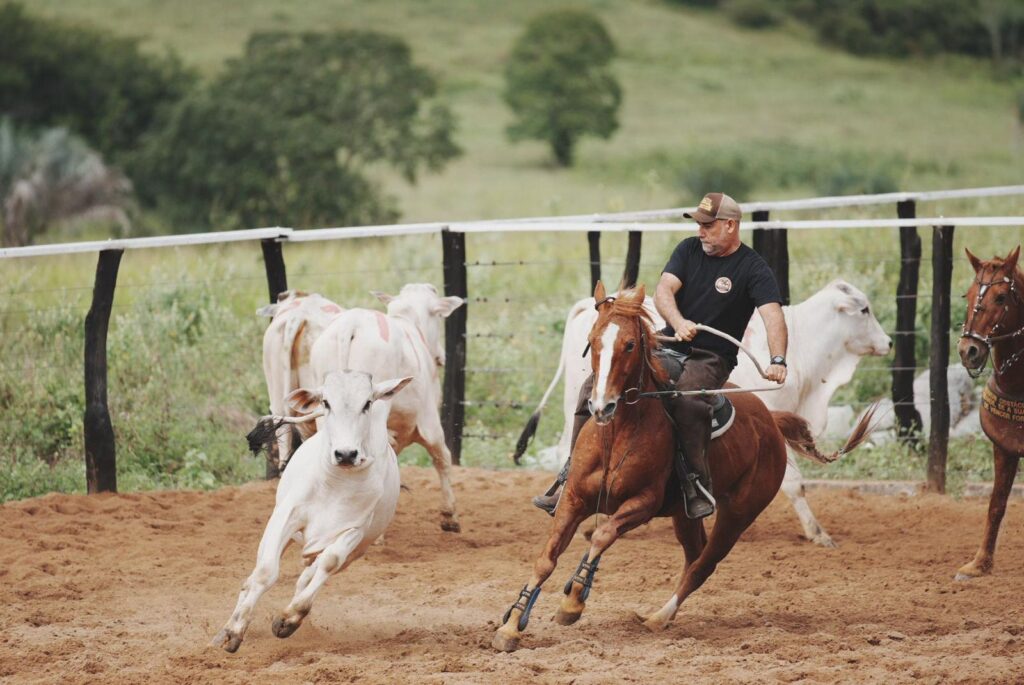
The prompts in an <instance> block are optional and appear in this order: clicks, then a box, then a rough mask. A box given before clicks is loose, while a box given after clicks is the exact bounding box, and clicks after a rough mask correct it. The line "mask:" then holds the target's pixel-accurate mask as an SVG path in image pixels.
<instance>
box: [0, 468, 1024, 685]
mask: <svg viewBox="0 0 1024 685" xmlns="http://www.w3.org/2000/svg"><path fill="white" fill-rule="evenodd" d="M402 477H403V481H404V482H405V483H406V484H407V485H409V487H410V488H411V491H410V492H403V493H402V498H401V501H400V503H399V511H398V515H397V516H396V519H395V522H394V524H393V525H392V527H391V528H390V529H389V531H388V533H387V536H386V538H387V539H386V542H385V544H384V545H382V546H374V547H372V548H371V549H370V551H369V553H368V554H367V555H366V557H365V558H364V559H362V560H360V561H358V562H356V563H355V564H353V565H352V567H350V568H349V569H348V570H347V571H345V572H343V573H342V574H340V575H337V576H335V577H334V578H332V579H331V580H330V581H329V582H328V584H327V586H326V587H325V588H324V590H323V591H322V592H321V593H320V595H319V596H318V597H317V600H316V602H315V604H314V607H313V612H312V614H311V615H310V617H309V618H308V619H307V621H306V623H305V624H304V625H303V626H302V627H301V628H299V630H298V632H296V634H295V635H294V636H292V637H291V638H288V639H286V640H280V639H278V638H275V637H274V636H273V635H272V634H271V632H270V622H271V619H272V617H273V615H274V613H275V612H276V611H279V610H280V609H281V608H283V607H284V605H285V604H286V603H287V601H288V599H289V598H290V596H291V590H292V588H293V587H294V583H295V580H296V578H297V576H298V572H299V571H300V569H301V562H300V559H299V554H298V551H297V550H296V549H295V548H294V547H293V548H291V549H289V550H288V551H287V552H286V553H285V558H284V562H283V564H282V575H281V578H280V579H279V581H278V583H277V585H276V586H275V587H274V588H273V589H272V590H271V591H270V592H268V593H267V594H266V595H264V597H263V598H262V600H261V601H260V603H259V605H258V606H257V609H256V615H255V618H254V620H253V623H252V625H251V627H250V629H249V633H248V634H247V635H246V638H245V642H243V643H242V647H241V649H240V650H239V652H238V653H237V654H234V655H229V654H226V653H224V652H223V651H221V650H219V649H214V648H210V647H207V643H208V642H209V640H210V639H211V638H212V637H213V635H214V634H215V633H216V632H217V630H219V629H220V627H221V626H222V625H223V623H224V621H225V620H227V618H228V615H229V614H230V612H231V610H232V608H233V607H234V604H235V600H236V598H237V593H238V590H239V588H240V585H241V583H242V581H243V580H244V579H245V577H246V576H247V575H248V574H249V572H250V571H251V570H252V565H253V562H254V559H255V554H256V546H257V544H258V543H259V539H260V535H261V533H262V530H263V525H264V523H265V522H266V520H267V517H268V516H269V514H270V512H271V509H272V506H273V494H274V487H275V484H274V483H252V484H249V485H246V486H243V487H237V488H224V489H222V490H218V491H215V492H205V493H200V492H154V493H144V494H128V495H99V496H91V497H87V496H68V495H49V496H46V497H41V498H37V499H32V500H26V501H21V502H14V503H9V504H6V505H4V506H2V507H0V538H2V544H0V621H2V625H3V632H2V634H0V681H2V682H12V683H21V682H46V683H53V682H60V683H78V682H82V683H85V682H90V683H91V682H97V681H99V682H139V683H154V682H175V683H179V682H218V683H275V684H280V683H298V682H367V683H373V682H387V683H396V682H428V683H463V682H472V683H477V682H479V683H495V682H500V683H514V682H524V681H528V680H529V681H531V682H539V683H548V682H550V683H569V682H572V683H579V684H584V683H610V682H641V683H654V682H709V683H721V682H757V683H762V682H775V681H785V682H793V681H800V682H837V681H845V682H849V681H858V682H885V683H892V682H911V681H914V682H920V683H955V682H977V683H992V682H1018V683H1019V682H1022V681H1024V515H1022V514H1024V505H1021V504H1020V503H1016V502H1015V503H1012V504H1011V505H1010V507H1009V510H1008V512H1007V516H1006V520H1005V522H1004V525H1003V531H1002V536H1001V539H1002V544H1001V545H1000V548H999V550H998V553H997V556H996V569H995V572H994V574H993V575H992V576H989V577H987V578H983V579H979V580H975V581H972V582H970V583H967V584H960V583H955V582H953V580H952V578H953V573H954V572H955V570H956V569H957V567H958V566H959V565H960V564H962V563H964V562H965V561H967V560H968V559H969V558H970V557H971V555H972V554H973V553H974V550H975V547H976V545H977V543H978V541H979V537H980V534H981V528H982V522H983V519H984V516H985V509H986V506H987V505H986V502H985V501H983V500H976V499H975V500H966V501H961V502H958V501H954V500H951V499H949V498H944V497H938V496H922V497H914V498H909V499H900V498H885V497H878V496H870V495H858V494H846V493H820V494H818V493H815V494H814V495H813V499H814V500H815V501H814V508H815V511H816V512H818V513H819V514H820V515H821V518H822V520H823V523H824V524H825V526H826V527H827V528H828V529H829V530H830V531H832V532H833V533H834V534H835V536H836V539H837V540H838V541H839V543H840V548H839V549H837V550H827V549H823V548H818V547H815V546H812V545H811V544H809V543H807V542H805V541H803V540H802V539H800V538H799V537H798V535H797V534H796V531H797V530H798V525H797V522H796V520H795V517H794V515H793V513H792V511H791V509H790V507H789V505H788V503H787V502H786V501H785V500H784V499H782V498H780V499H778V500H776V502H775V503H774V504H773V505H772V506H771V507H770V508H769V510H768V511H767V512H765V514H763V515H762V517H761V519H760V520H758V521H757V522H756V523H755V524H754V525H753V527H752V528H751V529H750V530H749V531H747V533H746V534H745V535H744V536H743V538H742V539H741V540H740V542H739V543H738V544H737V546H736V548H735V549H734V550H733V552H732V554H731V555H730V556H729V557H728V558H727V559H726V560H725V561H724V562H723V563H722V564H721V565H720V566H719V568H718V571H717V572H716V573H715V574H714V575H713V576H712V577H711V579H710V580H709V581H708V582H707V583H706V584H705V586H704V587H703V588H702V589H701V590H699V591H698V592H697V593H696V594H695V595H693V596H692V597H691V598H690V599H689V600H688V601H687V602H686V603H685V604H683V606H682V608H681V609H680V612H679V615H678V616H677V618H676V621H675V623H674V624H673V625H672V626H670V627H669V628H668V630H666V631H665V632H664V633H661V634H651V633H648V632H646V631H645V629H644V628H643V627H642V626H640V625H639V624H638V623H636V622H635V620H634V618H633V612H634V610H638V609H639V610H642V611H645V612H649V611H651V610H653V609H656V608H658V607H660V606H661V605H662V604H663V603H664V602H665V600H666V599H667V598H668V594H669V592H670V587H671V584H672V582H673V577H674V576H675V575H676V573H677V572H678V571H679V570H680V568H681V564H682V551H681V549H680V548H679V546H678V544H677V543H676V542H675V538H674V536H673V534H672V529H671V525H670V523H669V522H668V521H664V520H659V521H656V522H654V523H652V524H650V525H648V526H644V527H642V528H640V529H639V530H636V531H634V532H632V533H630V534H629V535H627V536H626V537H625V538H624V539H623V540H620V541H619V542H618V543H616V545H615V546H613V547H612V548H611V549H610V550H609V551H608V552H607V553H606V554H605V555H604V557H603V559H602V564H601V571H600V573H599V574H598V576H597V581H596V583H595V586H594V591H593V593H592V594H591V598H590V601H589V603H588V607H587V610H586V612H585V613H584V615H583V618H582V620H581V621H580V622H579V623H578V624H576V625H574V626H571V627H562V626H559V625H557V624H555V623H553V622H552V621H551V620H550V617H551V615H552V614H553V613H554V611H555V609H556V607H557V605H558V599H559V598H560V597H561V594H560V589H561V587H562V584H563V583H564V581H565V579H566V578H567V577H568V576H569V574H570V573H571V572H572V570H573V569H574V568H575V565H576V563H577V561H578V560H579V558H580V556H582V553H583V551H584V549H585V547H586V542H585V541H584V540H583V538H582V536H581V535H579V534H577V536H576V539H575V540H574V541H573V543H572V545H571V546H570V548H569V550H568V551H567V553H566V554H565V556H563V558H562V563H561V565H560V566H559V568H558V569H557V570H556V571H555V575H554V576H553V577H552V578H551V580H549V581H548V584H547V586H546V587H545V591H544V592H543V593H542V594H541V597H540V599H539V601H538V603H537V606H536V608H535V610H534V613H533V620H532V622H531V624H530V626H529V628H528V631H527V633H526V635H525V637H524V640H523V648H522V649H521V650H520V651H518V652H516V653H513V654H499V653H496V652H494V651H492V649H491V648H490V641H491V636H492V633H493V631H494V630H495V628H496V627H497V621H498V619H499V618H500V617H501V615H502V614H503V613H504V611H505V609H506V608H507V607H508V605H509V604H510V603H511V602H512V601H513V600H514V599H515V598H516V595H517V593H518V592H519V589H520V588H521V587H522V585H523V583H524V582H525V581H526V579H527V577H528V576H529V572H530V568H531V565H532V562H533V559H534V557H535V555H536V554H537V553H538V552H539V550H540V548H541V545H542V543H543V539H544V538H545V536H546V534H547V530H548V527H549V519H548V517H547V516H545V515H544V514H543V513H541V512H539V511H538V510H535V509H533V508H532V507H531V506H530V504H529V496H530V495H531V494H534V493H536V492H539V491H541V490H542V489H543V488H544V487H546V486H547V479H548V478H549V476H548V475H545V474H542V473H533V472H515V471H497V472H495V471H484V470H477V469H466V468H461V469H456V470H455V474H454V477H453V478H454V481H455V486H456V488H457V494H458V497H459V508H460V513H461V516H462V524H463V530H464V531H465V532H463V533H462V534H460V535H459V534H451V533H443V532H442V531H441V530H440V528H439V526H438V516H437V505H438V503H439V501H440V498H439V495H438V489H437V479H436V476H435V475H434V473H433V471H432V470H428V469H419V468H403V469H402Z"/></svg>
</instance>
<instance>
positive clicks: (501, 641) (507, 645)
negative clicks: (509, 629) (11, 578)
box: [491, 630, 519, 652]
mask: <svg viewBox="0 0 1024 685" xmlns="http://www.w3.org/2000/svg"><path fill="white" fill-rule="evenodd" d="M491 647H494V648H495V649H496V650H498V651H499V652H514V651H516V650H517V649H519V636H518V635H507V634H505V633H503V632H501V631H500V630H499V631H497V632H496V633H494V639H493V640H491Z"/></svg>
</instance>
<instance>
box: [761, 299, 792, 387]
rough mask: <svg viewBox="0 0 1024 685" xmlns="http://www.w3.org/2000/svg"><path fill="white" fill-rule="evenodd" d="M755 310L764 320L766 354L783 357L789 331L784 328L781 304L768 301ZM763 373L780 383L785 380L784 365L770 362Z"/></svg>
mask: <svg viewBox="0 0 1024 685" xmlns="http://www.w3.org/2000/svg"><path fill="white" fill-rule="evenodd" d="M757 311H758V313H759V314H760V315H761V320H762V321H764V330H765V332H766V333H767V334H768V354H770V355H771V356H772V357H775V356H780V357H785V356H786V347H787V346H788V345H789V333H788V331H787V330H786V317H785V315H783V313H782V306H781V305H780V304H779V303H778V302H769V303H768V304H763V305H761V306H760V307H758V308H757ZM765 375H767V376H768V379H769V380H773V381H775V382H776V383H780V384H781V383H783V382H785V380H786V367H785V366H782V365H781V364H772V365H770V366H769V367H768V369H767V370H766V371H765Z"/></svg>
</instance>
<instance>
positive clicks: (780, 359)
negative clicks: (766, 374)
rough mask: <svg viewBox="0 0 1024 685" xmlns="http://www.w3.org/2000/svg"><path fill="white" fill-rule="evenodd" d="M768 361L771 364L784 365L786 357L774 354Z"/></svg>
mask: <svg viewBox="0 0 1024 685" xmlns="http://www.w3.org/2000/svg"><path fill="white" fill-rule="evenodd" d="M770 363H771V364H773V365H774V364H777V365H779V366H785V365H786V358H785V357H783V356H782V355H781V354H777V355H775V356H774V357H772V358H771V362H770Z"/></svg>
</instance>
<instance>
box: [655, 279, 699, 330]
mask: <svg viewBox="0 0 1024 685" xmlns="http://www.w3.org/2000/svg"><path fill="white" fill-rule="evenodd" d="M682 287H683V282H682V281H680V280H679V279H678V278H677V277H676V276H674V275H672V274H670V273H663V274H661V279H660V280H659V281H658V287H657V288H656V289H655V291H654V308H655V309H657V310H658V313H659V314H661V316H662V318H664V319H665V322H666V323H667V324H668V325H669V326H671V327H672V330H674V331H675V332H676V340H686V341H690V340H693V336H695V335H697V326H696V324H694V323H693V322H692V321H688V320H687V319H686V317H684V316H683V314H682V312H680V311H679V307H677V306H676V293H677V292H679V289H680V288H682Z"/></svg>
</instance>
